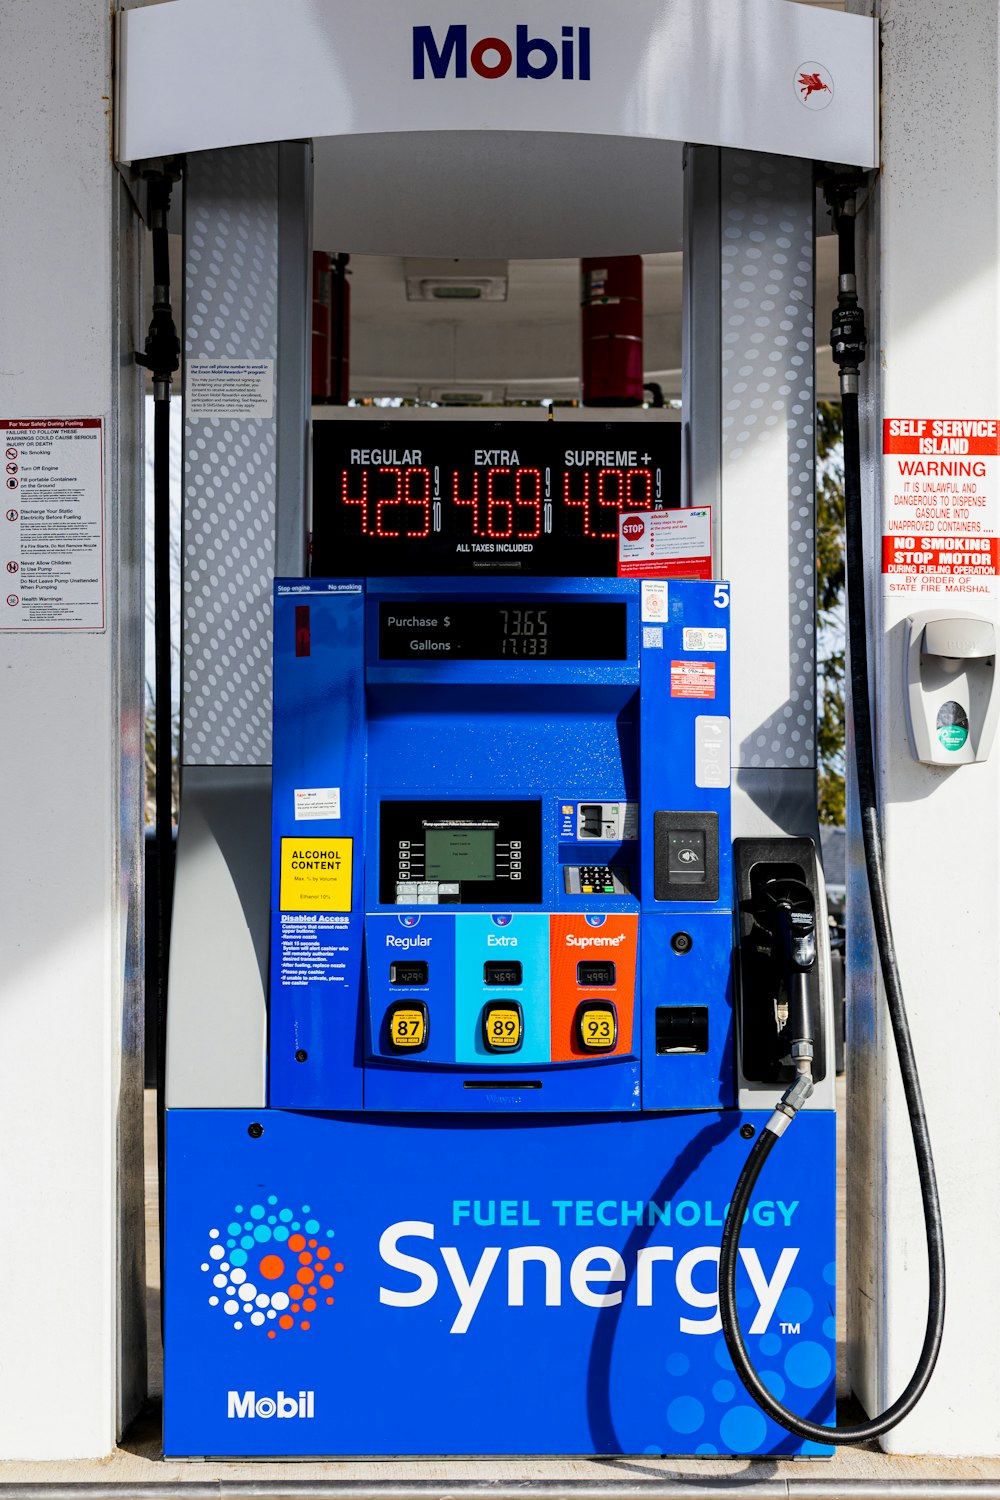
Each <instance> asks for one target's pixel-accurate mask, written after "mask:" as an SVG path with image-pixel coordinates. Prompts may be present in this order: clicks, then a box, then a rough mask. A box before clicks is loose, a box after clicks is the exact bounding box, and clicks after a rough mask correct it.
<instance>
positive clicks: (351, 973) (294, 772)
mask: <svg viewBox="0 0 1000 1500" xmlns="http://www.w3.org/2000/svg"><path fill="white" fill-rule="evenodd" d="M274 593H275V597H274V735H273V742H274V750H273V761H274V765H273V773H272V873H271V912H272V917H271V987H270V1036H269V1051H268V1061H269V1070H268V1071H269V1089H268V1098H269V1100H270V1102H271V1104H272V1105H277V1106H280V1107H282V1108H287V1109H360V1108H361V1104H362V1046H361V1011H360V1004H359V999H360V992H361V951H362V944H363V941H364V917H363V911H362V901H361V892H362V889H363V873H364V847H365V844H364V833H365V830H364V759H365V722H364V595H363V589H362V585H361V584H360V583H356V582H339V583H327V582H323V581H321V580H310V581H308V582H280V581H279V582H277V583H276V584H275V591H274ZM324 813H329V814H330V815H329V816H323V815H320V816H317V814H324ZM331 847H332V848H333V849H334V850H335V851H336V855H337V857H338V858H340V859H341V864H342V865H343V857H344V856H345V855H346V857H348V858H349V859H350V862H351V868H350V879H349V882H346V883H345V885H346V888H345V887H344V886H339V885H338V886H336V888H335V895H334V900H333V906H334V907H335V908H336V909H333V910H325V909H324V908H323V906H322V904H321V903H320V904H317V905H315V906H313V907H312V908H310V906H309V904H308V902H307V901H304V900H303V899H302V898H301V897H290V896H289V893H288V892H286V893H285V897H284V901H283V900H282V892H281V868H282V865H281V862H282V851H283V850H284V851H285V852H286V855H287V853H288V851H289V850H293V849H299V850H302V851H303V852H304V853H306V854H311V853H319V854H322V853H323V852H325V851H327V850H329V849H330V848H331ZM321 862H322V861H315V860H308V859H305V860H303V861H301V863H303V864H310V863H313V864H316V863H321ZM329 863H333V861H329ZM334 873H335V872H329V871H323V872H320V879H321V880H322V879H324V878H326V877H327V876H328V875H329V876H331V878H332V875H333V874H334ZM328 891H329V888H328V890H327V894H328Z"/></svg>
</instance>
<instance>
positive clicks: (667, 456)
mask: <svg viewBox="0 0 1000 1500" xmlns="http://www.w3.org/2000/svg"><path fill="white" fill-rule="evenodd" d="M680 433H681V428H680V423H678V422H662V421H650V422H649V423H648V424H647V423H640V422H619V423H613V422H563V423H560V422H559V421H558V420H556V421H553V422H538V423H534V422H492V423H491V422H483V423H478V422H476V423H470V422H440V423H439V422H433V423H432V422H391V423H390V422H386V423H376V422H364V423H362V422H351V421H350V420H345V421H316V422H314V424H313V540H312V574H313V576H314V577H317V578H319V577H332V578H337V577H340V578H343V577H351V576H354V577H358V576H363V577H398V576H400V575H409V576H415V577H428V576H432V575H439V576H442V577H454V576H463V575H466V574H468V575H474V574H477V573H486V574H489V573H493V574H497V573H511V574H515V575H522V576H524V575H534V576H546V577H553V578H568V577H587V578H601V577H614V576H615V573H616V572H617V566H618V515H619V512H620V511H622V510H664V509H669V508H671V507H675V506H677V505H679V504H680Z"/></svg>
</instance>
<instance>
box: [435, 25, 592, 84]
mask: <svg viewBox="0 0 1000 1500" xmlns="http://www.w3.org/2000/svg"><path fill="white" fill-rule="evenodd" d="M470 69H471V71H472V72H473V73H474V74H476V76H477V77H479V78H505V77H506V76H507V74H508V73H511V72H512V73H513V74H514V77H515V78H534V79H544V78H553V77H555V78H564V79H572V80H574V81H575V82H578V83H579V82H583V83H586V82H588V81H589V79H590V27H589V26H563V27H561V29H560V31H559V33H558V36H556V35H555V34H554V33H549V34H548V35H544V36H542V35H534V36H533V35H532V34H531V27H529V26H517V27H515V29H514V35H513V38H510V36H509V33H508V36H507V37H501V36H484V37H480V38H479V39H478V40H471V39H470V37H469V28H468V27H467V26H462V25H453V26H449V27H448V29H447V31H445V33H444V35H443V36H439V35H436V34H435V31H434V28H433V26H414V28H413V76H414V78H428V77H430V78H448V77H451V78H468V76H469V72H470Z"/></svg>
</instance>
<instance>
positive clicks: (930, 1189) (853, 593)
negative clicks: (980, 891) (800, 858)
mask: <svg viewBox="0 0 1000 1500" xmlns="http://www.w3.org/2000/svg"><path fill="white" fill-rule="evenodd" d="M832 202H833V206H834V213H835V219H836V223H837V230H838V235H839V239H840V298H839V307H838V312H837V313H836V314H835V315H834V338H833V345H834V358H835V359H837V361H838V363H839V364H840V371H841V399H842V402H843V414H844V502H845V513H846V514H845V519H846V531H847V542H846V552H847V636H848V651H849V656H850V677H851V711H852V714H853V720H854V744H855V756H854V763H855V774H856V778H857V788H858V808H859V812H860V817H861V831H862V836H863V839H864V849H865V869H866V871H867V875H868V889H869V893H870V896H871V908H872V924H873V926H874V929H875V940H876V944H877V947H878V954H879V963H880V966H881V970H882V980H883V983H884V986H885V995H886V1005H887V1008H888V1012H889V1020H890V1022H891V1025H892V1034H893V1039H894V1041H895V1044H896V1055H897V1057H898V1058H899V1070H900V1074H901V1076H902V1080H903V1093H904V1095H905V1098H906V1108H907V1113H908V1115H909V1119H910V1130H911V1133H912V1136H913V1148H914V1153H915V1155H916V1160H917V1173H918V1177H919V1180H920V1198H921V1203H922V1206H923V1214H924V1228H925V1233H926V1238H927V1267H928V1301H927V1325H926V1329H925V1332H924V1340H923V1345H922V1347H921V1350H920V1356H919V1358H918V1360H917V1363H916V1367H915V1368H914V1371H913V1374H912V1375H911V1376H910V1379H909V1382H908V1383H907V1386H906V1389H905V1390H904V1391H903V1392H902V1394H901V1395H900V1396H899V1397H897V1399H896V1400H895V1401H894V1402H893V1403H892V1404H891V1406H889V1407H887V1408H886V1410H885V1411H884V1412H882V1413H881V1414H880V1415H878V1416H875V1417H872V1418H871V1419H870V1420H868V1421H866V1422H858V1423H856V1424H854V1425H852V1426H849V1427H824V1426H822V1425H821V1424H819V1423H816V1422H810V1421H808V1420H807V1419H806V1418H804V1417H800V1416H799V1415H797V1413H795V1412H792V1411H789V1410H788V1408H787V1407H785V1406H782V1404H781V1403H780V1402H779V1401H776V1400H775V1398H774V1396H772V1394H771V1392H770V1391H769V1390H768V1389H767V1387H766V1386H765V1385H764V1383H763V1381H762V1380H761V1378H760V1376H759V1375H758V1373H757V1371H756V1370H755V1369H754V1366H753V1364H752V1362H751V1359H750V1355H749V1353H748V1352H747V1348H746V1345H745V1343H744V1341H743V1335H742V1333H741V1332H740V1323H739V1313H738V1311H737V1307H736V1268H737V1264H738V1259H739V1255H738V1252H739V1243H740V1231H741V1229H742V1227H743V1220H744V1217H745V1215H746V1211H747V1208H748V1206H749V1203H750V1200H751V1197H752V1195H753V1191H754V1188H755V1186H756V1183H757V1179H758V1177H759V1176H760V1173H761V1170H762V1168H763V1166H764V1163H765V1162H766V1160H767V1158H768V1156H769V1155H770V1154H771V1151H772V1150H773V1149H774V1146H775V1144H776V1142H777V1141H778V1139H779V1137H780V1136H781V1135H782V1134H783V1133H784V1129H785V1128H786V1126H788V1125H789V1124H790V1123H791V1119H792V1118H794V1114H795V1112H796V1111H795V1109H794V1108H791V1109H786V1110H785V1113H784V1114H780V1113H779V1112H778V1111H776V1112H775V1114H774V1115H772V1117H771V1120H770V1121H769V1122H768V1124H767V1125H766V1126H765V1127H764V1129H763V1130H761V1132H760V1134H759V1135H758V1136H757V1139H756V1140H755V1141H754V1144H753V1147H752V1149H751V1151H750V1155H749V1156H748V1157H747V1160H746V1162H745V1164H744V1166H743V1170H742V1172H741V1173H740V1176H739V1181H738V1182H737V1184H736V1189H735V1191H734V1193H733V1197H732V1202H731V1204H730V1207H729V1212H728V1214H727V1216H726V1224H725V1228H724V1230H723V1234H722V1248H721V1252H720V1256H719V1310H720V1313H721V1316H722V1331H723V1334H724V1335H725V1339H726V1345H727V1347H728V1349H729V1353H730V1355H731V1357H732V1361H733V1364H734V1366H735V1368H736V1373H737V1374H738V1375H739V1377H740V1379H741V1381H742V1382H743V1384H744V1385H745V1386H746V1388H747V1390H748V1391H749V1393H750V1395H751V1396H752V1397H753V1398H754V1400H755V1401H756V1402H757V1404H758V1406H760V1408H761V1410H762V1411H764V1412H765V1413H766V1414H767V1416H769V1417H771V1418H772V1420H773V1421H775V1422H777V1423H779V1424H780V1426H782V1427H784V1428H786V1429H787V1430H788V1431H789V1432H792V1433H795V1434H796V1435H797V1436H798V1437H802V1438H811V1439H812V1440H813V1441H814V1442H819V1443H863V1442H866V1441H867V1440H868V1439H870V1438H874V1437H878V1436H879V1435H880V1434H881V1433H883V1432H888V1431H889V1429H890V1428H891V1427H895V1426H896V1424H897V1423H898V1422H901V1421H902V1419H903V1418H904V1417H905V1416H907V1415H908V1413H909V1412H911V1411H912V1410H913V1408H914V1406H916V1404H917V1402H918V1401H919V1400H920V1397H921V1396H922V1395H923V1393H924V1391H925V1390H926V1388H927V1384H928V1382H929V1380H930V1378H931V1375H932V1374H933V1373H934V1366H935V1365H936V1363H937V1358H938V1354H939V1352H940V1349H941V1338H942V1334H943V1332H944V1309H945V1264H944V1231H943V1228H942V1223H941V1203H940V1199H939V1197H938V1188H937V1179H936V1177H935V1173H934V1159H933V1156H932V1154H931V1142H930V1134H929V1132H928V1129H927V1118H926V1114H925V1112H924V1102H923V1096H922V1094H921V1090H920V1079H919V1076H918V1073H917V1064H916V1058H915V1057H914V1053H913V1043H912V1041H911V1038H910V1028H909V1023H908V1021H907V1017H906V1006H905V1003H904V1000H903V988H902V983H901V981H900V976H899V967H898V964H897V961H896V951H895V944H894V942H893V937H892V924H891V921H890V918H889V903H888V900H887V897H886V888H885V867H884V863H883V858H882V832H881V827H880V822H879V812H878V802H877V784H876V778H875V755H874V749H873V743H872V722H871V710H870V706H869V684H868V633H867V624H866V618H865V574H864V543H863V531H862V507H861V444H860V435H859V421H858V379H857V375H858V366H859V365H860V363H861V360H862V359H863V358H864V319H863V314H862V313H861V310H860V308H859V307H858V305H857V292H856V281H855V265H854V221H855V210H854V192H853V189H852V188H851V187H850V185H845V184H840V185H839V189H838V186H837V185H835V186H834V193H833V196H832ZM838 327H839V331H840V332H841V333H843V334H844V338H843V340H842V341H841V349H840V352H839V353H838V337H837V335H838ZM845 347H846V355H845V353H844V348H845ZM772 1127H773V1128H772Z"/></svg>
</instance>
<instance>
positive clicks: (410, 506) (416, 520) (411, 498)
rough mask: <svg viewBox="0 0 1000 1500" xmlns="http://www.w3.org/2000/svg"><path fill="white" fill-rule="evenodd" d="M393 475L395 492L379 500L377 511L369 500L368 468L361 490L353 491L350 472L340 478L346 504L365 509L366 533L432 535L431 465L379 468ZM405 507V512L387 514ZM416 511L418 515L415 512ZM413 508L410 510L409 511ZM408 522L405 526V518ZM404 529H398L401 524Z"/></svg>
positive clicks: (387, 535)
mask: <svg viewBox="0 0 1000 1500" xmlns="http://www.w3.org/2000/svg"><path fill="white" fill-rule="evenodd" d="M378 472H379V473H380V474H386V475H388V476H389V481H388V482H389V484H390V485H391V486H392V492H391V493H390V494H388V495H382V496H380V498H379V499H378V500H376V501H375V505H374V514H372V513H371V512H370V510H369V504H368V471H367V469H362V471H361V493H360V495H352V494H350V493H349V490H350V481H349V480H348V477H347V473H346V471H345V473H344V474H343V476H342V478H341V482H340V493H341V496H342V498H343V502H344V504H345V505H356V506H358V507H359V510H360V513H361V535H362V536H384V537H400V536H409V537H420V536H430V531H431V471H430V469H402V468H397V467H384V468H380V469H379V471H378ZM399 509H402V510H403V511H404V514H403V515H401V516H400V515H396V516H393V515H389V516H387V515H386V511H393V510H399ZM414 511H415V512H416V515H414V514H413V512H414ZM406 512H409V514H406ZM404 521H405V522H407V523H408V524H407V525H405V526H403V525H402V523H403V522H404ZM400 527H402V529H395V528H400Z"/></svg>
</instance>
